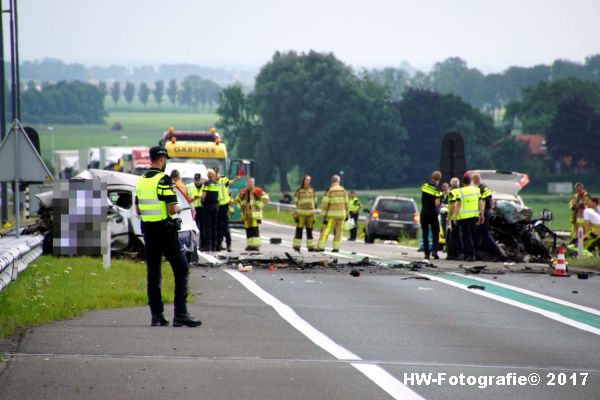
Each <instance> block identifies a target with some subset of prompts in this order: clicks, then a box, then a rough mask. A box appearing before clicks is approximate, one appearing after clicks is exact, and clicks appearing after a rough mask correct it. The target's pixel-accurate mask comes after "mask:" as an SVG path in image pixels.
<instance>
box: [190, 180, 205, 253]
mask: <svg viewBox="0 0 600 400" xmlns="http://www.w3.org/2000/svg"><path fill="white" fill-rule="evenodd" d="M186 189H187V195H188V197H189V198H190V201H191V203H192V207H194V210H195V211H196V215H195V217H194V220H195V221H196V226H197V227H198V232H199V233H200V247H201V248H202V247H203V246H204V243H205V241H206V234H205V233H204V224H203V223H202V218H203V215H202V192H203V189H204V185H203V184H202V175H200V174H194V182H192V183H189V184H188V185H187V186H186Z"/></svg>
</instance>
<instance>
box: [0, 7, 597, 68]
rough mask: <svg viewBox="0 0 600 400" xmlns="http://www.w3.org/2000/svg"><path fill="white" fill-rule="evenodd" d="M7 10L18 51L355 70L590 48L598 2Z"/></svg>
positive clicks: (494, 63)
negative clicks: (318, 64)
mask: <svg viewBox="0 0 600 400" xmlns="http://www.w3.org/2000/svg"><path fill="white" fill-rule="evenodd" d="M1 1H2V4H3V5H4V7H5V8H6V7H7V4H8V0H1ZM18 7H19V29H20V51H21V59H23V60H34V59H41V58H45V57H55V58H60V59H62V60H64V61H66V62H81V63H84V64H86V65H91V64H98V65H108V64H111V63H117V64H124V65H140V64H154V65H158V64H161V63H193V64H202V65H211V66H249V67H259V66H261V65H263V64H264V63H265V62H267V61H268V60H269V59H270V58H271V56H272V55H273V53H274V52H275V51H276V50H280V51H285V50H290V49H294V50H298V51H308V50H310V49H314V50H318V51H328V52H329V51H331V52H333V53H335V54H336V56H337V57H338V58H340V59H341V60H342V61H344V62H346V63H348V64H351V65H353V66H356V67H380V66H397V65H399V64H400V62H401V61H402V60H407V61H408V62H410V63H411V64H413V65H414V66H417V67H419V68H426V67H429V66H430V65H431V64H433V63H434V62H436V61H441V60H443V59H445V58H447V57H451V56H459V57H461V58H464V59H466V60H467V61H468V63H469V65H470V66H474V67H478V68H481V69H484V70H486V71H490V70H494V71H498V70H502V69H504V68H506V67H507V66H510V65H522V66H530V65H534V64H539V63H550V62H552V61H553V60H555V59H557V58H566V59H570V60H574V61H583V60H584V58H585V56H587V55H590V54H596V53H600V22H599V19H600V0H445V1H444V0H435V1H433V0H362V1H356V0H296V1H292V0H212V1H205V0H160V1H159V0H18ZM6 22H7V20H6V18H5V32H6Z"/></svg>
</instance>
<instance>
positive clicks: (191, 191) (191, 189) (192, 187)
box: [187, 182, 204, 207]
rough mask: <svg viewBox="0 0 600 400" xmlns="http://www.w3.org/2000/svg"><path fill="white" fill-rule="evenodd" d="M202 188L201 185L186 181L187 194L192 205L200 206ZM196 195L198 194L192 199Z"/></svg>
mask: <svg viewBox="0 0 600 400" xmlns="http://www.w3.org/2000/svg"><path fill="white" fill-rule="evenodd" d="M203 190H204V188H203V186H200V187H197V186H196V184H195V183H194V182H192V183H188V185H187V195H188V197H189V198H190V200H191V204H192V207H202V192H203ZM196 196H198V199H196V200H192V199H193V198H194V197H196Z"/></svg>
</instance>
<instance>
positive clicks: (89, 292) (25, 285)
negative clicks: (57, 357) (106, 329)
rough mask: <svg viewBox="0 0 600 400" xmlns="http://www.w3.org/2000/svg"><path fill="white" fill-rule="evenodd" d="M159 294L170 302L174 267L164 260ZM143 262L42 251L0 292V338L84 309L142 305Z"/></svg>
mask: <svg viewBox="0 0 600 400" xmlns="http://www.w3.org/2000/svg"><path fill="white" fill-rule="evenodd" d="M162 275H163V287H162V289H163V290H162V293H163V300H164V301H165V303H172V302H173V285H174V283H173V272H172V271H171V268H170V267H169V266H168V264H167V263H164V264H163V270H162ZM147 303H148V299H147V297H146V266H145V264H144V263H140V262H132V261H124V260H113V261H112V265H111V268H110V269H108V270H106V269H104V268H103V267H102V260H101V259H97V258H90V257H73V258H55V257H51V256H42V257H40V258H38V259H37V260H36V261H34V262H33V263H32V264H31V265H30V266H29V268H27V270H25V271H24V272H22V273H21V274H20V275H19V278H18V279H17V280H16V281H14V282H13V283H11V284H10V285H9V286H8V287H7V288H6V289H4V290H3V291H2V292H0V339H2V338H4V337H7V336H10V335H12V334H14V333H15V332H17V331H18V330H20V329H23V328H26V327H29V326H34V325H41V324H45V323H49V322H52V321H59V320H64V319H68V318H73V317H76V316H78V315H81V314H83V313H85V312H87V311H91V310H99V309H108V308H121V307H134V306H145V305H146V304H147Z"/></svg>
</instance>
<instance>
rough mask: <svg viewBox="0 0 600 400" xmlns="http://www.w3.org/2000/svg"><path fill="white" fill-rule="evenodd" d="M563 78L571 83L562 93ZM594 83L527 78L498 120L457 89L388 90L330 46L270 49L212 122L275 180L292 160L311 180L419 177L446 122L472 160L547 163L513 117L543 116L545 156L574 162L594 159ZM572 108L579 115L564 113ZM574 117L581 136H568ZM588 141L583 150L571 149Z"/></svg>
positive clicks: (387, 182) (388, 182)
mask: <svg viewBox="0 0 600 400" xmlns="http://www.w3.org/2000/svg"><path fill="white" fill-rule="evenodd" d="M565 86H567V87H574V89H573V90H572V92H571V93H572V96H566V100H565V96H563V97H562V98H561V96H562V95H563V94H564V87H565ZM598 86H599V85H598V84H596V83H594V82H586V81H582V80H577V79H572V78H570V79H567V80H562V79H560V80H556V81H552V82H550V83H547V82H545V81H542V82H541V83H538V84H537V85H535V84H534V86H533V87H531V88H529V89H527V90H524V92H523V95H522V100H521V101H518V102H512V103H511V104H510V105H509V106H508V107H507V110H508V111H507V113H506V118H505V125H504V126H501V127H499V128H498V127H495V126H494V124H493V121H492V119H491V118H490V117H489V116H487V115H485V114H484V113H482V112H481V111H480V110H479V109H478V108H475V107H473V105H472V104H470V103H469V102H466V101H464V99H462V98H461V97H459V96H457V95H455V94H451V93H440V92H437V91H434V90H432V89H430V88H422V87H412V86H407V87H405V88H404V89H403V91H402V92H401V95H400V96H395V95H394V90H395V88H394V87H393V86H389V85H386V84H382V83H381V82H380V81H379V80H378V79H375V78H374V77H373V74H372V73H370V72H363V73H359V74H356V73H354V72H353V71H352V69H351V68H350V67H349V66H347V65H345V64H343V63H342V62H341V61H339V60H338V59H336V58H335V56H334V55H333V54H322V53H317V52H313V51H311V52H309V53H306V54H304V53H301V54H298V53H296V52H287V53H279V52H277V53H276V54H275V55H274V56H273V58H272V59H271V60H270V62H269V63H267V64H266V65H265V66H263V67H262V69H261V70H260V72H259V74H258V76H257V78H256V84H255V87H254V91H252V92H250V93H247V94H246V93H245V92H244V90H243V88H242V87H241V86H239V85H233V86H230V87H228V88H226V89H224V90H223V91H222V92H221V95H220V101H219V106H218V109H217V113H218V114H219V117H220V119H219V121H218V123H217V126H218V127H219V129H221V131H222V132H223V135H224V139H225V141H226V142H227V143H228V145H229V146H230V148H231V149H232V151H233V153H234V154H235V155H237V156H240V157H247V158H254V159H255V160H256V161H257V164H258V169H257V171H258V174H259V178H260V179H262V180H263V181H267V182H270V181H272V180H273V179H275V180H278V181H279V183H280V185H281V188H282V190H289V189H290V185H289V182H288V178H287V177H288V173H289V172H290V171H292V170H295V169H297V170H298V171H299V172H300V173H301V174H304V173H308V174H311V175H312V177H313V180H314V182H315V185H316V186H318V187H323V186H325V185H326V184H327V183H328V179H329V178H330V177H331V175H332V174H333V173H343V178H344V181H345V182H346V184H347V185H348V186H349V187H351V188H375V187H376V188H385V187H398V186H399V185H402V184H413V183H415V182H419V181H422V180H426V179H428V176H429V174H430V173H431V171H432V170H433V169H437V168H439V156H440V142H441V138H442V136H443V135H444V134H445V133H447V132H449V131H458V132H460V133H461V134H462V135H463V137H464V139H465V148H466V156H467V166H468V167H470V168H502V169H509V170H522V171H526V172H531V171H539V172H547V171H548V170H549V169H550V168H551V166H552V164H553V160H544V159H540V158H535V157H531V155H530V153H529V150H528V147H527V145H526V144H524V143H521V142H518V141H516V140H515V138H514V137H513V136H511V135H510V129H511V127H512V120H513V119H515V118H517V119H523V120H524V121H525V123H530V122H528V121H530V120H531V121H546V122H547V121H550V122H549V123H548V124H546V125H543V128H544V130H543V131H541V132H540V133H545V134H546V135H547V141H548V144H547V145H548V149H549V152H550V154H551V156H552V157H556V158H559V159H564V158H565V157H568V156H567V155H566V154H568V155H570V156H572V157H573V158H574V160H575V161H574V164H576V163H580V164H581V163H582V162H583V163H584V164H586V163H587V164H586V165H587V166H588V168H595V167H597V165H596V164H595V161H594V159H592V158H591V153H592V152H593V151H597V150H596V149H597V142H598V140H599V139H600V130H598V117H597V113H598V110H600V109H599V108H597V107H596V106H595V103H594V102H595V100H593V101H592V100H590V101H589V102H588V103H586V104H588V106H589V107H587V108H586V107H580V106H581V102H582V101H583V100H582V97H583V98H586V97H585V96H588V97H587V98H588V99H596V97H595V96H598V95H600V89H599V88H598ZM588 92H590V93H588ZM586 93H588V94H587V95H586ZM591 93H594V94H593V95H592V94H591ZM548 96H550V97H548ZM518 97H521V95H519V96H518ZM574 109H577V113H576V114H575V115H577V116H578V117H577V122H578V124H576V125H575V124H574V121H573V120H572V119H571V120H569V115H571V114H570V112H573V111H574ZM539 110H544V115H539V113H540V111H539ZM579 122H580V123H579ZM531 123H533V122H531ZM575 126H576V127H577V131H576V132H577V135H578V136H577V138H578V140H577V143H572V136H571V135H572V132H573V131H572V129H573V128H574V127H575ZM561 143H564V144H561ZM567 143H568V144H569V146H568V148H567V149H566V150H565V145H566V144H567ZM593 143H594V144H593ZM586 147H589V149H588V150H587V151H588V152H587V153H585V154H584V153H580V152H579V150H577V151H576V150H575V148H579V149H583V148H586ZM565 165H566V164H565ZM445 178H446V179H449V178H450V177H445Z"/></svg>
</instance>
